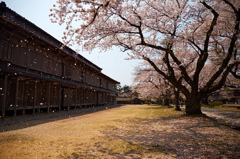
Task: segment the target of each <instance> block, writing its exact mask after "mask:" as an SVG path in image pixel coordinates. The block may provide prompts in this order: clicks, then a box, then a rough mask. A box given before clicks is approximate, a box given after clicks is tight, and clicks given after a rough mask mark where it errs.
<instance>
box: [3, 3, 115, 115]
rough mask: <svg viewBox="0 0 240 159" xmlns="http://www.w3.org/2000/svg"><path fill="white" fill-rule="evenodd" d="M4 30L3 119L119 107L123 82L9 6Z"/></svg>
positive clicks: (4, 8) (4, 14)
mask: <svg viewBox="0 0 240 159" xmlns="http://www.w3.org/2000/svg"><path fill="white" fill-rule="evenodd" d="M0 24H1V25H0V27H1V29H0V112H1V117H2V118H4V116H5V114H6V113H8V114H13V115H14V116H16V115H17V114H25V113H26V112H28V113H32V114H35V113H40V112H42V111H45V112H48V113H50V112H51V111H52V110H56V111H61V110H64V109H65V110H69V109H76V108H82V107H91V106H102V105H113V104H116V95H117V93H116V84H119V82H118V81H115V80H113V79H112V78H110V77H108V76H106V75H105V74H103V73H102V72H101V70H102V69H101V68H99V67H98V66H97V65H95V64H94V63H92V62H90V61H89V60H87V59H86V58H84V57H83V56H81V55H79V54H77V53H76V52H75V51H73V50H72V49H71V48H69V47H67V46H65V47H64V48H63V49H62V48H61V47H62V46H63V44H62V43H61V42H60V41H58V40H56V39H55V38H54V37H52V36H51V35H49V34H48V33H46V32H45V31H43V30H42V29H40V28H39V27H37V26H36V25H34V24H33V23H31V22H30V21H28V20H26V19H25V18H24V17H22V16H20V15H19V14H17V13H16V12H14V11H12V10H11V9H9V8H8V7H6V4H5V3H4V2H1V4H0Z"/></svg>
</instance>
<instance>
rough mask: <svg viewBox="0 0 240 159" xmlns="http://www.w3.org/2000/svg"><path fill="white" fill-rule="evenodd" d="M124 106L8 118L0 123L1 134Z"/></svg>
mask: <svg viewBox="0 0 240 159" xmlns="http://www.w3.org/2000/svg"><path fill="white" fill-rule="evenodd" d="M121 106H123V105H121V104H118V105H112V106H101V107H91V108H83V109H77V110H69V111H60V112H55V113H49V114H47V113H41V114H36V115H34V116H33V115H21V116H17V117H16V118H14V117H8V118H6V119H5V121H3V122H2V121H0V132H7V131H12V130H18V129H24V128H27V127H32V126H36V125H40V124H45V123H49V122H54V121H59V120H64V119H68V118H71V117H77V116H82V115H86V114H89V113H94V112H98V111H103V110H106V109H112V108H117V107H121Z"/></svg>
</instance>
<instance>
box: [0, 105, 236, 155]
mask: <svg viewBox="0 0 240 159" xmlns="http://www.w3.org/2000/svg"><path fill="white" fill-rule="evenodd" d="M22 124H23V125H22ZM24 125H25V126H24ZM26 125H28V126H26ZM11 127H14V129H12V130H11V129H10V128H11ZM1 130H5V131H6V132H2V133H0V156H1V157H0V158H38V159H39V158H166V159H169V158H179V159H188V158H189V159H190V158H191V159H192V158H204V159H205V158H212V159H219V158H223V159H225V158H231V159H238V158H240V151H239V150H240V148H239V145H240V132H239V131H236V130H234V129H231V128H229V127H227V126H224V125H221V124H218V123H217V122H215V120H212V119H211V118H206V117H187V116H184V115H183V112H176V111H174V109H173V108H167V107H163V106H153V105H151V106H148V105H125V106H121V107H115V108H112V109H105V110H102V111H98V112H92V113H88V114H81V115H77V114H76V115H74V116H72V117H68V118H61V117H59V118H55V119H54V120H52V119H51V120H50V119H44V120H40V121H39V120H34V121H28V122H25V123H21V124H19V123H18V124H16V125H14V124H13V125H10V126H7V125H5V126H2V127H1Z"/></svg>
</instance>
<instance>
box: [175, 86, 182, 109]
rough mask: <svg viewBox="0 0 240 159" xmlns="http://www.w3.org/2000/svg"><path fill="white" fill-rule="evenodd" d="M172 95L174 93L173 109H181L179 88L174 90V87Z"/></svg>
mask: <svg viewBox="0 0 240 159" xmlns="http://www.w3.org/2000/svg"><path fill="white" fill-rule="evenodd" d="M174 95H175V110H176V111H181V109H180V107H179V90H177V91H176V90H175V88H174Z"/></svg>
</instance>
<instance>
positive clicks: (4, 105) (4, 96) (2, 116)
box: [1, 74, 8, 121]
mask: <svg viewBox="0 0 240 159" xmlns="http://www.w3.org/2000/svg"><path fill="white" fill-rule="evenodd" d="M7 80H8V75H7V74H5V75H4V84H3V100H2V111H1V118H2V121H4V117H5V107H6V99H7Z"/></svg>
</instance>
